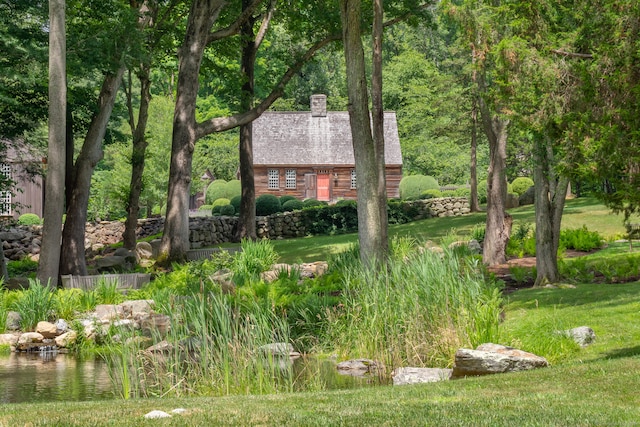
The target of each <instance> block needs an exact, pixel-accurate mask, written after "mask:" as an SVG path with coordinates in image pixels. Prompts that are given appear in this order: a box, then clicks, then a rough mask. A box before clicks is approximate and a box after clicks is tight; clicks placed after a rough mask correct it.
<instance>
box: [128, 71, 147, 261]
mask: <svg viewBox="0 0 640 427" xmlns="http://www.w3.org/2000/svg"><path fill="white" fill-rule="evenodd" d="M149 72H150V70H149V66H148V65H146V64H145V65H142V67H141V69H140V74H139V79H140V109H139V111H138V124H137V125H135V124H134V120H133V109H132V105H131V101H128V103H127V104H128V107H129V116H130V118H129V121H130V124H131V132H132V133H133V149H132V153H131V182H130V185H129V197H128V199H127V219H126V221H125V223H124V232H123V233H122V240H123V245H124V247H125V248H127V249H129V250H134V249H135V248H136V228H137V227H138V216H139V213H140V194H141V193H142V175H143V174H144V160H145V155H146V151H147V145H148V143H147V139H146V132H147V119H148V118H149V104H150V103H151V80H150V78H149ZM127 96H128V97H129V99H130V98H131V92H130V91H129V92H128V95H127Z"/></svg>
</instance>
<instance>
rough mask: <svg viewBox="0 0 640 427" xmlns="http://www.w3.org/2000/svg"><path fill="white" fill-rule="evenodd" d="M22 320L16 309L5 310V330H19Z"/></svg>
mask: <svg viewBox="0 0 640 427" xmlns="http://www.w3.org/2000/svg"><path fill="white" fill-rule="evenodd" d="M21 322H22V316H20V313H18V312H17V311H8V312H7V324H6V329H7V331H19V330H20V323H21Z"/></svg>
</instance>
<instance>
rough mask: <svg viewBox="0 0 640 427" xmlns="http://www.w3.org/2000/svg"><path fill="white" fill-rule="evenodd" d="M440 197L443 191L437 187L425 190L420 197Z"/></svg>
mask: <svg viewBox="0 0 640 427" xmlns="http://www.w3.org/2000/svg"><path fill="white" fill-rule="evenodd" d="M438 197H442V191H440V190H438V189H437V188H432V189H430V190H424V191H423V192H422V193H421V194H420V198H421V199H423V200H425V199H437V198H438Z"/></svg>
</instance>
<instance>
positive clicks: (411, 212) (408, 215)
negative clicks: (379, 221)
mask: <svg viewBox="0 0 640 427" xmlns="http://www.w3.org/2000/svg"><path fill="white" fill-rule="evenodd" d="M387 215H388V218H389V224H405V223H407V222H411V221H412V220H413V218H415V217H416V216H417V215H418V208H417V207H415V206H412V205H409V204H407V203H404V202H401V201H400V200H388V201H387Z"/></svg>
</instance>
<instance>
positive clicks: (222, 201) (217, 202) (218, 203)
mask: <svg viewBox="0 0 640 427" xmlns="http://www.w3.org/2000/svg"><path fill="white" fill-rule="evenodd" d="M229 203H231V201H230V200H229V199H225V198H224V197H222V198H220V199H216V200H215V201H214V202H213V204H212V205H211V206H212V207H216V206H225V205H228V204H229Z"/></svg>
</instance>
